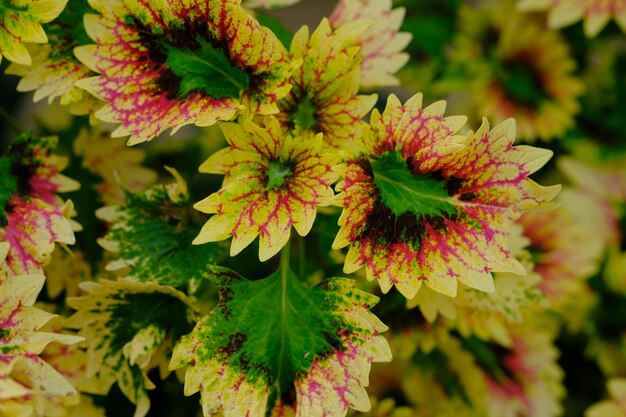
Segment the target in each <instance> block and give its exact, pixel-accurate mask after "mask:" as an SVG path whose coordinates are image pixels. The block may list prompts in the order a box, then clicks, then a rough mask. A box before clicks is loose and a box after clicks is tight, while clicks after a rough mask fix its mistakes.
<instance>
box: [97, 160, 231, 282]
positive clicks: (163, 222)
mask: <svg viewBox="0 0 626 417" xmlns="http://www.w3.org/2000/svg"><path fill="white" fill-rule="evenodd" d="M171 172H172V173H174V175H175V176H176V179H177V181H176V182H174V183H172V184H169V185H156V186H154V187H152V188H150V189H148V190H147V191H145V192H143V193H138V194H128V195H127V198H126V203H125V204H124V205H123V206H108V207H105V208H103V209H101V210H99V211H98V215H99V216H100V217H101V218H102V219H104V220H106V221H108V222H111V223H112V225H111V227H110V230H109V232H108V234H107V235H106V236H105V237H104V238H102V239H100V241H99V242H100V244H101V245H102V246H103V247H104V248H105V249H107V250H110V251H112V252H115V253H116V254H117V257H116V259H115V260H114V261H112V262H110V263H109V264H108V265H107V269H108V270H118V269H122V268H124V267H128V266H129V267H131V270H130V272H129V273H128V276H130V277H132V278H134V279H137V280H139V281H152V282H158V283H160V284H162V285H171V286H174V287H176V288H179V289H184V290H189V291H190V292H193V291H194V290H195V289H197V287H198V286H199V285H200V282H201V281H202V279H203V278H202V274H203V273H204V271H206V269H207V268H208V267H209V266H210V265H213V264H215V262H216V260H217V256H218V254H219V247H218V246H217V245H216V244H209V245H204V246H194V245H192V244H191V242H192V241H193V240H194V238H195V237H196V236H197V234H198V233H199V231H200V226H201V221H202V220H201V219H199V216H198V213H197V212H195V211H194V210H193V209H192V206H191V199H190V197H189V193H188V192H187V184H186V183H185V181H184V180H183V179H182V177H180V175H179V174H178V173H177V172H176V171H171Z"/></svg>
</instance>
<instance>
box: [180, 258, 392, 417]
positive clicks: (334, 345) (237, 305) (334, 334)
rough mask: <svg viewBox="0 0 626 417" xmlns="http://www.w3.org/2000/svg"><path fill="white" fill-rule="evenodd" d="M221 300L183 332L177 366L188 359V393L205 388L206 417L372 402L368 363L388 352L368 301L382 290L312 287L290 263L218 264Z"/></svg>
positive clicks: (309, 412) (335, 282) (314, 411)
mask: <svg viewBox="0 0 626 417" xmlns="http://www.w3.org/2000/svg"><path fill="white" fill-rule="evenodd" d="M211 279H212V280H213V281H214V282H215V284H216V285H217V286H218V289H219V291H220V303H219V304H218V306H217V307H216V308H215V309H214V310H213V311H212V312H211V313H210V314H209V315H207V316H206V317H205V318H204V319H202V320H201V321H200V322H199V323H198V324H197V325H196V328H195V329H194V331H193V332H192V333H191V334H190V335H188V336H185V337H183V339H182V340H181V342H180V343H179V344H178V345H177V346H176V348H175V350H174V356H173V357H172V363H171V367H172V368H179V367H182V366H185V365H186V366H188V367H189V368H188V369H187V375H186V379H185V393H186V394H187V395H190V394H192V393H194V392H196V391H198V390H200V391H201V393H202V403H203V410H204V415H205V416H210V415H213V413H214V412H217V411H221V412H222V413H223V415H224V416H225V417H234V416H244V415H245V416H263V415H269V414H270V413H271V412H277V413H278V415H284V414H281V413H285V412H287V410H290V411H291V412H295V415H296V416H298V417H301V416H306V417H317V416H320V417H321V416H329V417H330V416H344V415H345V414H346V412H347V409H348V407H350V408H355V409H358V410H364V411H366V410H368V409H369V405H370V404H369V400H368V397H367V394H366V392H365V390H364V388H363V386H366V385H368V374H369V368H370V363H371V362H378V361H387V360H390V359H391V358H390V356H391V354H390V351H389V347H388V345H387V342H386V341H385V339H384V338H383V337H382V336H380V335H379V332H381V331H384V330H386V326H385V325H384V324H382V323H381V322H380V321H379V320H378V319H377V318H376V317H375V316H374V315H373V314H371V313H370V312H369V311H368V310H369V308H370V307H371V306H372V305H374V304H375V303H376V302H377V298H376V297H374V296H372V295H369V294H367V293H364V292H361V291H359V290H357V289H356V288H355V287H354V284H353V282H352V281H350V280H348V279H344V278H333V279H331V280H328V281H325V282H323V283H321V284H319V285H317V286H316V287H314V288H307V287H306V286H304V285H303V284H301V283H300V282H299V281H298V279H297V278H296V277H295V275H294V274H293V273H292V272H291V271H290V270H288V269H287V268H286V267H282V268H281V269H280V270H278V271H277V272H275V273H274V274H272V275H271V276H269V277H268V278H265V279H262V280H259V281H248V280H246V279H244V278H242V277H240V276H238V275H236V274H235V273H234V272H231V271H228V270H219V271H217V272H216V273H214V274H212V276H211Z"/></svg>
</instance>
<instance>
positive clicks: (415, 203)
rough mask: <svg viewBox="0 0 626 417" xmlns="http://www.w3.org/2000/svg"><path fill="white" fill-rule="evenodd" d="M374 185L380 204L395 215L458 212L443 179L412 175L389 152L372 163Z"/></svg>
mask: <svg viewBox="0 0 626 417" xmlns="http://www.w3.org/2000/svg"><path fill="white" fill-rule="evenodd" d="M372 170H373V171H374V183H375V184H376V187H378V190H379V191H380V197H381V199H382V202H383V203H384V204H385V205H386V206H387V207H389V209H391V211H392V212H393V214H394V215H396V216H401V215H403V214H404V213H407V212H410V213H413V214H415V215H416V216H418V218H419V217H422V216H441V215H444V214H448V215H452V214H456V213H457V212H458V209H457V207H456V206H455V205H454V204H453V203H452V200H451V199H450V197H449V195H448V192H447V190H446V184H447V182H446V181H445V180H440V179H435V178H433V177H431V176H429V175H418V174H414V173H412V172H411V171H410V170H409V167H408V165H407V163H406V161H405V160H404V159H403V158H402V157H401V156H400V155H399V154H398V153H397V152H388V153H386V154H384V155H382V156H381V157H380V158H379V159H377V160H376V161H374V162H373V163H372Z"/></svg>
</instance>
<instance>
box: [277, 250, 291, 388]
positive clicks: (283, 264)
mask: <svg viewBox="0 0 626 417" xmlns="http://www.w3.org/2000/svg"><path fill="white" fill-rule="evenodd" d="M290 249H291V241H289V242H287V244H286V245H285V246H284V247H283V248H282V250H281V251H280V283H281V297H280V309H281V313H282V314H281V316H282V320H281V323H280V327H281V337H280V353H279V356H278V358H279V359H278V372H277V373H276V389H277V392H278V393H280V389H281V377H282V373H283V359H284V357H285V350H286V348H287V339H286V337H287V302H288V300H287V279H288V276H289V255H290V253H289V252H290Z"/></svg>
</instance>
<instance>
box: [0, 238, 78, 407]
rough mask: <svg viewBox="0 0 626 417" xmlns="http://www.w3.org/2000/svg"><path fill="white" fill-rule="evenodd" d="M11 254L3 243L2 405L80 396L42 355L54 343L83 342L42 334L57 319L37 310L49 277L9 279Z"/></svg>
mask: <svg viewBox="0 0 626 417" xmlns="http://www.w3.org/2000/svg"><path fill="white" fill-rule="evenodd" d="M8 251H9V245H8V243H7V242H0V403H2V402H4V401H5V400H8V399H12V398H18V397H23V396H26V395H32V394H35V393H36V394H38V395H45V396H47V397H50V398H52V397H65V396H71V395H76V390H75V389H74V388H73V387H72V385H70V383H69V382H68V381H66V380H65V378H63V376H62V375H60V374H59V373H58V372H57V371H56V370H55V369H54V368H53V367H52V366H50V364H48V363H47V362H46V361H45V360H44V359H42V358H41V357H40V354H41V352H42V351H43V350H44V348H45V347H46V346H47V345H48V344H50V343H52V342H58V343H61V344H74V343H78V342H80V341H81V340H82V339H81V338H80V337H76V336H71V335H61V334H58V333H49V332H42V331H39V330H40V329H41V328H42V327H43V326H44V325H45V324H46V323H47V322H48V321H49V320H50V319H52V318H53V317H54V315H53V314H49V313H47V312H45V311H42V310H40V309H38V308H36V307H34V306H33V304H35V300H36V299H37V296H38V295H39V292H40V291H41V288H42V287H43V284H44V281H45V277H44V276H43V275H35V274H32V275H16V276H7V273H6V269H5V266H6V265H4V262H5V257H6V255H7V253H8ZM0 413H2V408H0ZM2 415H4V413H2Z"/></svg>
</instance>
